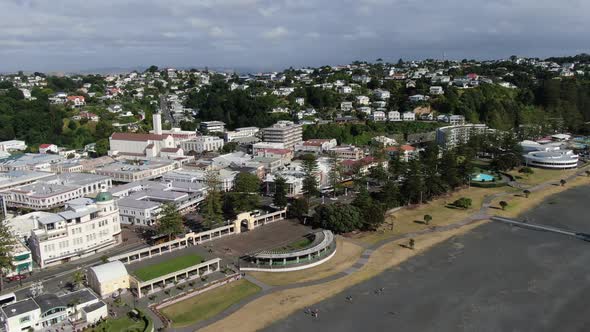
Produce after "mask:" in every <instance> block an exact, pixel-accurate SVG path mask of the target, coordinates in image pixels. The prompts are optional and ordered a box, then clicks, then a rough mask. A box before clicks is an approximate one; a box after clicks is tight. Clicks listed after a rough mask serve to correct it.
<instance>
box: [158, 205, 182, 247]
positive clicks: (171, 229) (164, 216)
mask: <svg viewBox="0 0 590 332" xmlns="http://www.w3.org/2000/svg"><path fill="white" fill-rule="evenodd" d="M157 230H158V233H159V234H162V235H168V241H170V240H171V239H172V236H173V235H176V234H181V233H182V232H183V231H184V227H183V225H182V216H181V215H180V212H178V210H177V209H176V206H175V205H174V204H171V203H167V204H164V205H163V206H162V211H161V212H160V214H159V216H158V223H157Z"/></svg>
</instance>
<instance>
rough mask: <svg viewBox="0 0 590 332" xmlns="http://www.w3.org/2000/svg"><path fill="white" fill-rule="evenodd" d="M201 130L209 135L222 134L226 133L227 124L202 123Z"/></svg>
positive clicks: (217, 122)
mask: <svg viewBox="0 0 590 332" xmlns="http://www.w3.org/2000/svg"><path fill="white" fill-rule="evenodd" d="M200 129H201V131H204V132H207V133H214V132H220V133H222V132H224V131H225V123H224V122H221V121H203V122H201V125H200Z"/></svg>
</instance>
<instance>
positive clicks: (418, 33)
mask: <svg viewBox="0 0 590 332" xmlns="http://www.w3.org/2000/svg"><path fill="white" fill-rule="evenodd" d="M589 12H590V2H588V1H583V0H563V1H559V2H557V1H554V0H552V1H548V0H520V1H515V0H472V1H464V0H445V1H435V0H354V1H353V0H322V1H317V0H199V1H195V0H119V1H114V0H85V1H79V0H76V1H74V0H59V1H44V0H12V1H6V2H5V3H3V5H2V11H1V12H0V31H1V32H2V33H1V34H0V58H2V61H1V62H0V71H13V70H19V69H24V70H76V69H87V68H100V67H125V66H147V65H150V64H152V63H155V64H158V65H160V66H165V65H170V66H195V67H203V66H210V67H214V66H225V67H233V66H236V67H251V68H259V69H278V68H281V67H288V66H291V65H292V66H299V65H321V64H337V63H345V62H349V61H351V60H356V59H365V60H374V59H376V58H378V57H381V58H384V59H387V60H393V61H395V60H396V59H397V58H399V57H404V58H417V59H420V58H426V57H440V56H442V54H443V53H445V54H446V55H447V56H448V57H452V58H458V59H461V58H497V57H507V56H509V55H511V54H518V55H530V56H541V57H543V56H550V55H559V54H571V53H575V52H580V51H587V38H586V34H587V32H586V31H588V30H589V28H590V20H588V14H587V13H589Z"/></svg>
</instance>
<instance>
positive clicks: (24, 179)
mask: <svg viewBox="0 0 590 332" xmlns="http://www.w3.org/2000/svg"><path fill="white" fill-rule="evenodd" d="M53 175H54V174H53V173H49V172H37V171H28V170H25V171H9V172H0V191H2V190H7V189H11V188H15V187H18V186H22V185H25V184H30V183H34V182H37V181H39V180H42V179H45V178H49V177H51V176H53Z"/></svg>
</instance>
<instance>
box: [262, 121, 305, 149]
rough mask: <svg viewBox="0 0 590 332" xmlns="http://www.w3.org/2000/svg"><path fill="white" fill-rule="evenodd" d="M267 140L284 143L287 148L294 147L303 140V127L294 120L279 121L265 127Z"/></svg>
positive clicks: (265, 139)
mask: <svg viewBox="0 0 590 332" xmlns="http://www.w3.org/2000/svg"><path fill="white" fill-rule="evenodd" d="M263 138H264V141H265V142H271V143H283V144H284V146H285V148H293V146H295V144H297V143H299V142H301V141H302V140H303V128H302V126H301V125H299V124H295V123H293V122H292V121H279V122H277V123H275V124H274V125H273V126H271V127H267V128H264V129H263Z"/></svg>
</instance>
